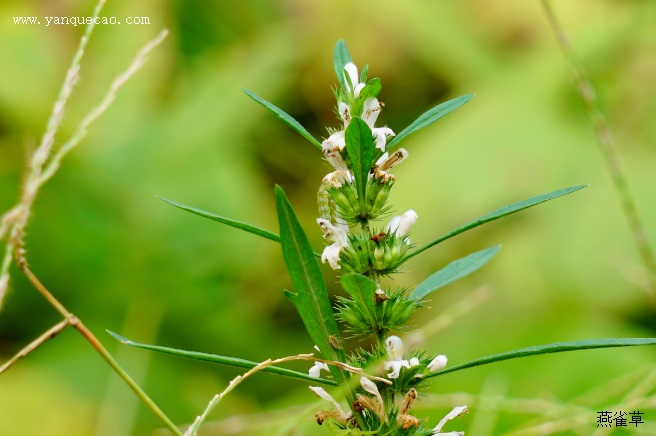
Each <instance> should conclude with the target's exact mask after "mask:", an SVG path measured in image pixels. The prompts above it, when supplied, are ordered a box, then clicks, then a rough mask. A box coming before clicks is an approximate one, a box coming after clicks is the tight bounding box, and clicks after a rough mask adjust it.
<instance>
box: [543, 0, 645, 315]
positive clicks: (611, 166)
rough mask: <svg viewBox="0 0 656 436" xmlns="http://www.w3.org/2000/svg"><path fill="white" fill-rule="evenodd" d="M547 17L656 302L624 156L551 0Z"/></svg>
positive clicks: (642, 232)
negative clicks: (581, 103) (622, 157)
mask: <svg viewBox="0 0 656 436" xmlns="http://www.w3.org/2000/svg"><path fill="white" fill-rule="evenodd" d="M542 6H543V7H544V11H545V15H546V17H547V21H548V22H549V25H550V26H551V28H552V30H553V32H554V34H555V35H556V39H557V41H558V46H559V47H560V50H561V52H562V53H563V56H564V57H565V60H566V61H567V64H568V65H569V68H570V71H571V73H572V77H573V78H574V84H575V87H576V91H577V92H578V94H579V96H580V97H581V101H582V102H583V105H584V107H585V112H586V114H587V116H588V119H589V120H590V124H591V125H592V128H593V129H594V132H595V136H596V139H597V142H598V144H599V148H600V150H601V152H602V154H603V157H604V159H605V161H606V165H607V167H608V171H609V173H610V177H611V180H612V181H613V184H614V185H615V189H616V190H617V193H618V195H619V198H620V202H621V204H622V210H623V211H624V215H625V216H626V219H627V221H628V224H629V227H630V229H631V233H632V235H633V240H634V243H635V245H636V248H637V250H638V253H639V254H640V257H641V259H642V263H643V265H644V267H645V269H646V281H645V291H646V292H647V295H648V297H649V298H650V300H651V303H652V304H654V305H656V260H655V259H656V256H654V253H653V251H652V248H651V246H650V245H649V241H648V239H647V233H646V231H645V228H644V226H643V224H642V222H641V220H640V217H639V215H638V210H637V207H636V203H635V200H634V199H633V195H632V194H631V191H630V189H629V186H628V182H627V178H626V176H625V173H624V169H623V165H622V159H621V157H620V154H619V153H618V151H617V146H616V144H615V139H614V138H613V134H612V132H611V130H610V127H609V126H608V122H607V121H606V117H605V116H604V114H603V113H602V111H601V109H600V108H599V104H598V102H597V97H596V93H595V90H594V87H593V86H592V83H591V82H590V79H589V78H588V76H587V74H586V72H585V70H584V69H583V66H582V65H581V63H580V62H579V61H578V59H577V57H576V53H575V52H574V48H573V47H572V45H571V43H570V41H569V38H568V37H567V33H566V32H565V30H564V29H563V27H562V26H561V24H560V22H559V21H558V19H557V18H556V15H555V13H554V11H553V9H552V7H551V2H550V1H549V0H542Z"/></svg>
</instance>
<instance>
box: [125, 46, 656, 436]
mask: <svg viewBox="0 0 656 436" xmlns="http://www.w3.org/2000/svg"><path fill="white" fill-rule="evenodd" d="M334 65H335V72H336V74H337V80H338V82H339V84H338V86H337V87H336V89H335V90H334V94H335V97H336V100H337V103H336V112H337V115H338V117H339V122H340V126H339V128H337V129H329V130H328V135H327V138H326V139H325V140H323V141H322V142H319V141H318V140H317V139H315V137H314V136H313V135H312V134H311V133H310V132H308V131H307V130H306V129H305V128H304V127H303V126H301V125H300V124H299V123H298V122H297V121H296V120H295V119H294V118H292V117H291V116H290V115H289V114H287V113H286V112H284V111H283V110H282V109H280V108H278V107H276V106H274V105H273V104H271V103H269V102H268V101H266V100H264V99H262V98H261V97H258V96H257V95H255V94H254V93H252V92H250V91H246V90H244V92H245V93H246V94H247V95H248V96H250V97H251V98H253V99H254V100H255V101H256V102H258V103H260V104H261V105H263V106H264V107H266V108H267V109H269V110H270V111H271V112H273V113H274V114H275V115H276V116H277V117H278V118H280V119H281V120H282V121H283V122H284V123H285V124H287V125H288V126H289V127H291V128H292V129H294V130H295V131H296V132H298V133H300V134H301V135H302V136H304V137H305V138H306V139H307V140H308V141H309V142H311V143H312V144H314V145H315V146H316V147H317V148H318V149H319V150H320V152H321V153H322V154H323V157H324V158H325V159H326V160H327V161H328V163H329V164H330V166H331V167H332V171H331V172H330V173H328V174H327V175H326V176H325V177H324V178H323V180H322V181H321V183H318V181H317V184H318V185H319V189H318V194H317V197H318V205H319V217H318V218H317V219H316V222H317V224H318V227H319V229H320V230H321V232H322V233H323V235H324V238H325V239H326V242H327V243H326V246H325V247H324V248H323V250H322V251H321V253H317V252H315V251H314V250H313V249H312V247H311V246H310V243H309V242H308V239H307V236H306V233H305V231H304V230H303V228H302V227H301V225H300V223H299V221H298V219H297V217H296V214H295V213H294V210H293V208H292V206H291V204H290V203H289V201H288V200H287V197H286V196H285V193H284V192H283V190H282V189H281V188H280V187H276V204H277V212H278V218H279V224H280V234H275V233H273V232H270V231H268V230H265V229H262V228H259V227H256V226H253V225H251V224H247V223H244V222H241V221H235V220H232V219H230V218H226V217H223V216H219V215H215V214H213V213H210V212H207V211H203V210H200V209H196V208H193V207H190V206H186V205H183V204H181V203H177V202H174V201H171V200H166V201H168V202H169V203H171V204H173V205H174V206H177V207H179V208H181V209H184V210H187V211H189V212H192V213H195V214H197V215H201V216H203V217H206V218H210V219H212V220H215V221H218V222H221V223H223V224H227V225H229V226H232V227H236V228H239V229H242V230H245V231H247V232H250V233H254V234H256V235H259V236H262V237H264V238H267V239H270V240H273V241H275V242H278V243H280V244H281V246H282V254H283V257H284V259H285V263H286V265H287V268H288V270H289V273H290V276H291V279H292V283H293V289H294V290H293V291H285V296H286V297H287V298H288V299H289V300H290V301H291V302H292V303H293V304H294V305H295V306H296V308H297V310H298V313H299V315H300V316H301V319H302V320H303V323H304V325H305V328H306V329H307V332H308V334H309V336H310V338H311V339H312V341H313V343H314V344H315V348H316V350H317V351H318V354H317V355H314V354H301V355H298V356H291V357H287V358H282V359H277V360H273V361H266V362H261V363H258V362H253V361H248V360H244V359H238V358H233V357H226V356H218V355H212V354H205V353H198V352H191V351H184V350H176V349H171V348H166V347H160V346H154V345H145V344H138V343H135V342H133V341H130V340H127V339H125V338H121V337H120V336H118V335H116V334H113V335H114V336H116V337H117V338H118V339H119V340H121V341H122V342H124V343H126V344H128V345H132V346H136V347H139V348H145V349H150V350H154V351H158V352H164V353H168V354H174V355H178V356H184V357H189V358H194V359H200V360H206V361H208V360H209V361H214V362H217V363H221V364H226V365H232V366H239V367H243V368H250V370H249V371H248V372H247V373H246V374H245V376H240V377H238V378H237V379H235V380H233V381H232V382H231V383H230V385H229V386H228V388H226V390H225V391H224V392H222V393H221V394H218V395H216V396H215V397H214V398H213V399H212V401H210V403H209V405H208V407H207V409H206V410H205V411H204V412H203V414H201V415H200V416H199V417H198V418H197V419H196V421H195V422H194V424H193V425H192V426H190V427H189V428H188V430H187V433H186V434H189V435H192V434H195V433H196V432H197V430H198V428H199V427H200V425H201V424H202V422H203V421H204V420H205V419H206V418H207V416H208V415H209V412H210V411H211V410H212V409H213V408H214V407H215V406H216V405H217V404H218V403H219V401H221V399H222V398H223V397H224V396H225V395H226V394H227V393H228V392H229V391H231V390H232V389H234V387H235V386H236V385H237V384H238V383H239V382H241V381H242V380H243V379H244V378H246V377H247V376H250V375H251V374H253V373H254V372H257V371H263V372H269V373H274V374H278V375H284V376H287V377H293V378H296V379H299V380H304V381H307V382H308V384H309V385H310V386H309V388H310V389H311V390H312V391H313V392H314V393H315V394H316V395H318V396H319V397H320V398H322V399H324V400H326V401H327V407H325V408H323V409H322V410H318V411H317V413H316V420H317V422H318V423H319V424H321V425H324V426H325V427H329V428H331V429H332V430H333V431H335V432H337V433H338V434H342V435H345V434H354V435H363V434H366V435H435V434H443V435H447V434H448V435H461V434H464V433H463V432H458V431H450V432H443V431H442V429H443V426H444V425H445V424H446V423H447V422H448V421H449V420H451V419H453V418H455V417H457V416H461V415H463V414H465V413H466V412H467V406H466V405H454V406H455V407H454V408H453V410H451V412H449V413H448V414H447V415H446V416H444V417H443V418H442V419H441V420H439V421H437V420H434V419H433V418H431V417H426V416H417V415H415V414H414V413H413V411H412V406H413V404H414V402H415V401H419V400H418V398H419V397H420V395H421V391H422V390H425V389H427V387H428V381H429V380H430V379H431V378H432V377H435V376H439V375H441V374H445V373H448V372H453V371H456V370H461V369H465V368H469V367H473V366H478V365H483V364H487V363H491V362H497V361H501V360H507V359H512V358H517V357H524V356H530V355H536V354H543V353H554V352H560V351H572V350H579V349H587V348H602V347H620V346H631V345H645V344H654V343H656V340H654V339H601V340H588V341H578V342H566V343H565V342H561V343H555V344H548V345H541V346H534V347H528V348H522V349H519V350H515V351H510V352H505V353H500V354H495V355H492V356H487V357H482V358H479V359H476V360H474V361H471V362H467V363H463V364H459V365H456V366H452V367H447V357H446V356H445V355H443V354H437V353H436V352H433V351H428V350H421V349H418V348H416V347H415V345H410V343H409V341H406V344H404V342H403V340H402V339H401V338H400V335H402V334H403V332H405V331H407V330H408V326H407V322H408V320H409V319H410V317H411V316H412V315H413V313H414V312H415V311H416V310H417V309H419V308H421V307H422V302H423V301H424V300H425V299H426V297H428V296H429V295H430V294H431V293H432V292H433V291H435V290H437V289H439V288H441V287H442V286H445V285H447V284H449V283H451V282H453V281H455V280H457V279H459V278H462V277H464V276H466V275H467V274H470V273H471V272H473V271H476V270H477V269H478V268H480V267H481V266H483V265H484V264H486V263H487V262H488V261H489V260H490V259H491V258H492V257H493V256H494V255H496V253H497V252H498V250H499V247H498V246H494V247H489V248H486V249H483V250H480V251H477V252H475V253H472V254H470V255H468V256H465V257H463V258H461V259H458V260H456V261H454V262H452V263H450V264H449V265H447V266H445V267H444V268H442V269H441V270H439V271H437V272H436V273H434V274H432V275H431V276H429V277H428V278H427V279H426V280H425V281H423V282H422V283H420V284H419V285H418V286H416V287H414V288H404V287H399V286H397V285H395V282H394V274H395V273H396V272H398V271H399V270H400V269H401V268H402V267H403V265H404V263H405V262H407V261H408V260H409V259H411V258H412V257H414V256H415V255H417V254H419V253H422V252H424V251H425V250H427V249H428V248H431V247H433V246H435V245H437V244H439V243H440V242H442V241H445V240H446V239H449V238H451V237H453V236H456V235H458V234H460V233H463V232H465V231H467V230H469V229H472V228H474V227H477V226H479V225H482V224H485V223H487V222H490V221H493V220H496V219H498V218H502V217H504V216H506V215H509V214H512V213H514V212H518V211H520V210H523V209H526V208H529V207H531V206H535V205H537V204H539V203H542V202H545V201H548V200H551V199H553V198H556V197H560V196H562V195H566V194H569V193H571V192H574V191H577V190H579V189H581V188H583V186H574V187H570V188H565V189H561V190H558V191H554V192H550V193H547V194H542V195H538V196H536V197H532V198H529V199H527V200H524V201H519V202H517V203H513V204H510V205H507V206H504V207H501V208H499V209H496V210H494V211H492V212H490V213H488V214H486V215H483V216H481V217H479V218H477V219H474V220H472V221H469V222H467V223H465V224H463V225H461V226H460V227H457V228H455V229H453V230H451V231H449V232H447V233H445V234H443V235H442V236H440V237H438V238H436V239H434V240H433V241H431V242H429V243H427V244H425V245H422V246H418V245H416V241H415V240H414V238H412V241H414V242H411V230H412V227H413V225H415V223H416V222H417V221H418V218H419V217H418V215H417V213H415V211H414V210H412V209H410V210H407V211H405V212H403V213H400V214H399V215H394V212H393V210H392V206H390V205H389V204H388V198H389V195H390V190H391V189H392V187H393V186H394V184H395V183H396V178H395V176H394V174H393V170H394V168H395V167H396V166H397V165H399V164H401V163H402V162H404V161H405V160H406V159H408V158H409V153H408V151H407V150H405V149H404V148H399V147H398V145H399V144H400V142H401V141H403V140H404V139H406V138H407V137H408V136H409V135H410V134H412V133H414V132H416V131H418V130H420V129H422V128H424V127H426V126H428V125H430V124H431V123H433V122H434V121H436V120H438V119H439V118H441V117H443V116H444V115H446V114H448V113H449V112H451V111H453V110H455V109H457V108H458V107H460V106H462V105H463V104H465V103H466V102H468V101H469V100H470V99H471V98H472V96H471V95H464V96H461V97H458V98H455V99H453V100H450V101H447V102H445V103H442V104H440V105H438V106H436V107H434V108H432V109H430V110H429V111H427V112H425V113H424V114H423V115H421V116H420V117H419V118H418V119H417V120H416V121H414V122H413V123H412V124H410V126H408V127H407V128H405V129H403V130H401V131H400V132H398V133H397V132H395V131H393V130H392V129H390V128H389V127H386V126H380V125H377V121H378V116H379V114H380V112H381V111H382V109H383V104H382V103H381V102H380V100H378V96H379V94H380V92H381V88H382V86H381V81H380V79H378V78H373V79H368V77H367V75H368V74H367V72H368V68H367V67H366V66H365V67H364V68H363V69H362V71H361V72H358V69H357V67H356V66H355V64H354V63H353V62H352V61H351V57H350V55H349V52H348V50H347V48H346V44H345V43H344V42H343V41H339V42H338V43H337V45H336V47H335V55H334ZM319 262H322V263H324V264H328V265H329V266H330V268H332V269H334V270H338V271H339V272H341V273H342V275H341V278H340V284H341V286H342V288H343V289H344V291H345V293H344V295H341V296H338V297H337V300H336V307H334V308H333V307H332V306H331V303H330V300H329V298H328V292H327V287H326V284H325V281H324V279H323V277H322V273H321V268H320V263H319ZM338 321H339V323H340V324H341V326H342V332H344V333H346V334H348V335H349V336H351V337H360V338H363V337H364V338H367V337H370V338H372V339H373V340H372V341H371V342H370V343H372V344H373V345H372V346H370V347H368V348H357V349H355V350H353V351H351V352H348V353H347V351H346V347H345V344H344V342H343V340H342V334H341V333H340V328H339V327H338ZM294 359H304V360H309V361H314V364H313V365H308V366H309V370H308V372H307V373H303V372H298V371H293V370H289V369H286V368H283V367H280V366H277V365H278V364H280V363H284V362H286V361H289V360H294ZM322 371H323V372H322ZM327 388H328V389H330V388H333V390H332V391H331V392H330V393H329V392H328V390H326V389H327ZM436 421H437V422H436Z"/></svg>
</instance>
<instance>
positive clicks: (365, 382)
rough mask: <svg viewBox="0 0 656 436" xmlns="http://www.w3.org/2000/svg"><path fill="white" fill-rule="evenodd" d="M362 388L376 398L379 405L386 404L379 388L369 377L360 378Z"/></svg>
mask: <svg viewBox="0 0 656 436" xmlns="http://www.w3.org/2000/svg"><path fill="white" fill-rule="evenodd" d="M360 386H362V389H364V390H365V391H367V392H369V393H370V394H371V395H373V396H374V397H376V399H377V400H378V403H379V404H384V403H383V397H382V396H381V395H380V391H378V386H376V383H374V382H372V381H371V380H369V379H368V378H367V377H360Z"/></svg>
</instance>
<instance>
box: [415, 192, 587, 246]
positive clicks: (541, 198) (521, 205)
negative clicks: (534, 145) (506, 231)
mask: <svg viewBox="0 0 656 436" xmlns="http://www.w3.org/2000/svg"><path fill="white" fill-rule="evenodd" d="M586 186H588V185H579V186H572V187H569V188H565V189H559V190H558V191H553V192H549V193H547V194H542V195H538V196H536V197H532V198H529V199H527V200H523V201H518V202H517V203H513V204H509V205H507V206H503V207H500V208H499V209H496V210H493V211H492V212H490V213H488V214H487V215H483V216H482V217H480V218H476V219H475V220H472V221H469V222H467V223H465V224H463V225H461V226H460V227H458V228H455V229H453V230H451V231H450V232H447V233H445V234H443V235H442V236H440V237H439V238H437V239H435V240H434V241H432V242H429V243H428V244H426V245H424V246H423V247H421V248H419V249H417V250H415V251H414V252H413V253H411V254H410V255H409V256H408V258H411V257H413V256H416V255H417V254H419V253H421V252H422V251H424V250H428V249H429V248H431V247H432V246H434V245H437V244H439V243H440V242H444V241H446V240H447V239H449V238H452V237H454V236H456V235H459V234H460V233H463V232H466V231H467V230H470V229H473V228H474V227H478V226H480V225H482V224H485V223H489V222H490V221H494V220H496V219H499V218H503V217H504V216H507V215H510V214H513V213H515V212H519V211H520V210H524V209H528V208H529V207H532V206H535V205H538V204H540V203H544V202H545V201H549V200H553V199H554V198H557V197H561V196H563V195H567V194H571V193H572V192H574V191H578V190H579V189H583V188H585V187H586Z"/></svg>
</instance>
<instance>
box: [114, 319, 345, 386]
mask: <svg viewBox="0 0 656 436" xmlns="http://www.w3.org/2000/svg"><path fill="white" fill-rule="evenodd" d="M107 333H109V334H110V335H112V336H113V337H114V339H116V340H118V341H119V342H121V343H123V344H125V345H129V346H131V347H135V348H141V349H144V350H149V351H155V352H157V353H163V354H170V355H172V356H178V357H184V358H187V359H194V360H203V361H205V362H212V363H218V364H221V365H227V366H235V367H238V368H247V369H251V368H254V367H256V366H257V365H259V364H260V362H254V361H252V360H245V359H239V358H237V357H227V356H220V355H218V354H209V353H201V352H199V351H187V350H179V349H177V348H169V347H162V346H160V345H149V344H140V343H138V342H134V341H131V340H130V339H127V338H125V337H123V336H121V335H119V334H118V333H114V332H112V331H110V330H107ZM261 372H268V373H270V374H276V375H282V376H285V377H291V378H295V379H297V380H303V381H308V382H312V383H320V384H323V385H328V386H336V385H337V383H336V382H334V381H333V380H326V379H323V378H314V377H310V376H309V375H308V374H306V373H304V372H299V371H293V370H291V369H287V368H281V367H279V366H267V367H265V368H264V369H262V371H261Z"/></svg>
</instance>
